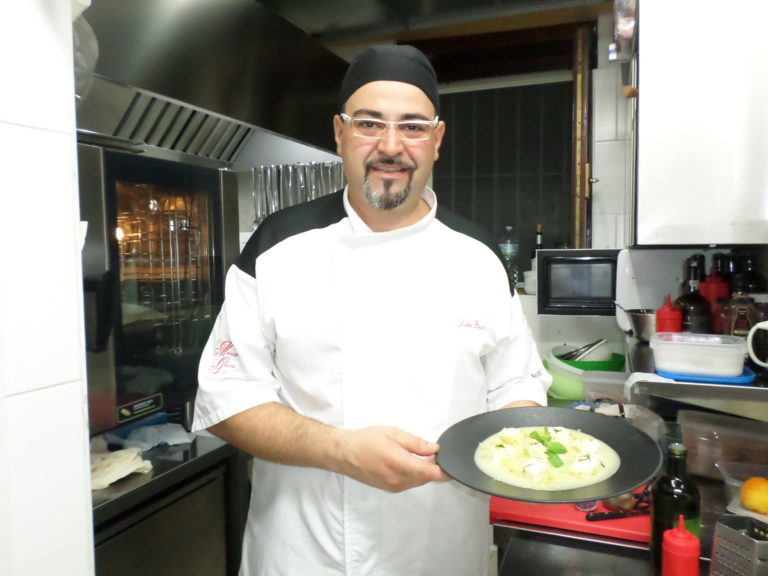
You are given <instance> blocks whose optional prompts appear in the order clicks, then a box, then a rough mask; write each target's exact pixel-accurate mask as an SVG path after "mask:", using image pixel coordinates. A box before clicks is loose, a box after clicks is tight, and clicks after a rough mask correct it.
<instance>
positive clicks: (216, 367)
mask: <svg viewBox="0 0 768 576" xmlns="http://www.w3.org/2000/svg"><path fill="white" fill-rule="evenodd" d="M236 356H237V351H236V350H235V345H234V344H232V341H231V340H222V341H221V342H219V345H218V346H216V348H214V349H213V363H212V364H211V365H210V367H209V368H208V371H209V372H210V373H211V374H218V373H219V372H221V371H222V370H223V369H224V368H234V367H235V363H234V361H233V358H234V357H236Z"/></svg>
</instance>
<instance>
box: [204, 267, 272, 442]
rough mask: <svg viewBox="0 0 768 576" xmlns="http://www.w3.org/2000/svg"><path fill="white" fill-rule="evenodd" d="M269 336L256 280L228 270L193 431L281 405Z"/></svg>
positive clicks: (206, 353) (206, 350) (207, 351)
mask: <svg viewBox="0 0 768 576" xmlns="http://www.w3.org/2000/svg"><path fill="white" fill-rule="evenodd" d="M270 332H271V331H270V330H269V329H268V328H267V327H266V326H265V325H264V322H263V321H262V317H261V313H260V309H259V294H258V290H257V281H256V279H255V278H254V277H253V276H250V275H248V274H246V273H245V272H243V271H242V270H240V269H239V268H237V267H236V266H232V267H231V268H230V269H229V271H228V273H227V278H226V284H225V301H224V305H223V306H222V309H221V312H220V313H219V316H218V318H217V319H216V322H215V324H214V326H213V330H212V331H211V335H210V336H209V338H208V342H207V344H206V345H205V348H204V350H203V353H202V356H201V358H200V366H199V368H198V391H197V397H196V399H195V416H194V421H193V425H192V430H193V431H199V430H204V429H206V428H209V427H210V426H213V425H214V424H217V423H219V422H221V421H222V420H226V419H227V418H229V417H230V416H233V415H235V414H237V413H239V412H242V411H244V410H247V409H248V408H252V407H253V406H258V405H259V404H264V403H267V402H279V401H280V400H279V396H278V390H279V383H278V381H277V379H276V378H275V376H274V371H273V359H274V337H273V335H272V334H271V333H270Z"/></svg>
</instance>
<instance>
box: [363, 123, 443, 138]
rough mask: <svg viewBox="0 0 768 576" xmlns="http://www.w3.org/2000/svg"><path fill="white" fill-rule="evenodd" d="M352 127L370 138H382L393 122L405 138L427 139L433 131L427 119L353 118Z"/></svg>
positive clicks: (401, 136)
mask: <svg viewBox="0 0 768 576" xmlns="http://www.w3.org/2000/svg"><path fill="white" fill-rule="evenodd" d="M351 122H352V128H353V130H354V131H355V132H356V133H357V134H360V135H361V136H366V137H368V138H381V137H382V136H384V133H385V132H386V130H387V126H388V125H389V124H392V126H394V127H395V129H396V130H397V133H398V134H399V135H400V138H403V139H404V140H426V139H427V138H429V135H430V133H431V132H432V124H431V123H430V122H425V121H408V120H404V121H401V122H391V123H390V122H385V121H384V120H374V119H370V118H352V119H351Z"/></svg>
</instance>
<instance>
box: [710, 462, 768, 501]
mask: <svg viewBox="0 0 768 576" xmlns="http://www.w3.org/2000/svg"><path fill="white" fill-rule="evenodd" d="M715 466H716V467H717V469H718V470H719V471H720V474H721V475H722V476H723V489H724V490H725V501H726V502H730V501H731V500H733V499H734V498H735V497H736V496H739V494H740V492H741V485H742V484H743V483H744V480H747V479H748V478H754V477H759V478H768V464H750V463H745V462H728V461H726V460H723V461H719V460H718V461H717V462H715Z"/></svg>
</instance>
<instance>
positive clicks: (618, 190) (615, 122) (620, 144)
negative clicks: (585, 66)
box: [592, 14, 632, 248]
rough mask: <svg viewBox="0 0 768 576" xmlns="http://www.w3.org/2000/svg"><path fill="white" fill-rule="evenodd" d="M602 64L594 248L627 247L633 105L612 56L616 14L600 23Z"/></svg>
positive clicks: (595, 94)
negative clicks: (609, 47) (610, 54)
mask: <svg viewBox="0 0 768 576" xmlns="http://www.w3.org/2000/svg"><path fill="white" fill-rule="evenodd" d="M597 35H598V39H597V50H598V59H597V68H596V69H595V70H593V72H592V99H593V100H592V128H593V132H592V176H593V178H596V179H597V182H595V183H594V184H593V185H592V248H624V247H625V238H626V233H627V232H628V228H629V219H630V218H631V213H632V206H631V204H630V182H631V171H632V161H631V154H632V105H631V101H630V100H628V99H626V98H624V97H623V96H622V85H623V82H622V74H621V64H620V63H619V62H615V61H609V60H608V44H609V43H610V42H612V41H613V15H611V14H604V15H602V16H600V17H599V19H598V26H597Z"/></svg>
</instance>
